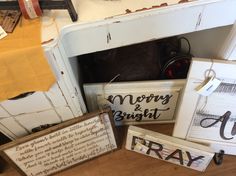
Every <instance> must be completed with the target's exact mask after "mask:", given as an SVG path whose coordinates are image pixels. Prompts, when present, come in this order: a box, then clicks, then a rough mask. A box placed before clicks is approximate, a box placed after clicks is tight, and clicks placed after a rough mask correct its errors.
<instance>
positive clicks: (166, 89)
mask: <svg viewBox="0 0 236 176" xmlns="http://www.w3.org/2000/svg"><path fill="white" fill-rule="evenodd" d="M184 83H185V80H168V81H138V82H117V83H110V84H107V83H96V84H84V85H83V87H84V93H85V98H86V102H87V106H88V109H89V111H90V112H92V111H95V110H98V109H99V108H101V107H103V106H104V105H105V106H106V105H109V106H110V107H111V108H112V110H113V116H114V120H115V124H116V125H127V124H145V123H170V122H174V120H175V118H174V113H175V108H176V105H177V102H178V96H179V94H180V93H181V89H182V88H183V86H184Z"/></svg>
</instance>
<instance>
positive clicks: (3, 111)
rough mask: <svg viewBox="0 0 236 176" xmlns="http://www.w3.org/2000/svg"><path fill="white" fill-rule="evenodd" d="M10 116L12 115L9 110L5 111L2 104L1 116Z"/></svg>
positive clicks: (0, 108)
mask: <svg viewBox="0 0 236 176" xmlns="http://www.w3.org/2000/svg"><path fill="white" fill-rule="evenodd" d="M8 116H10V114H9V113H7V111H5V110H4V108H2V107H1V106H0V118H3V117H8Z"/></svg>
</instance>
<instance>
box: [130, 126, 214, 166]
mask: <svg viewBox="0 0 236 176" xmlns="http://www.w3.org/2000/svg"><path fill="white" fill-rule="evenodd" d="M126 149H128V150H131V151H135V152H138V153H141V154H144V155H147V156H151V157H153V158H157V159H161V160H163V161H167V162H171V163H174V164H177V165H180V166H184V167H187V168H190V169H194V170H198V171H204V170H205V169H206V167H207V166H208V164H209V163H210V161H211V159H212V157H213V156H214V153H213V152H212V150H211V149H210V148H209V147H206V146H203V145H200V144H196V143H192V142H188V141H184V140H181V139H178V138H174V137H170V136H167V135H163V134H160V133H157V132H153V131H150V130H145V129H142V128H139V127H135V126H130V127H129V129H128V135H127V140H126Z"/></svg>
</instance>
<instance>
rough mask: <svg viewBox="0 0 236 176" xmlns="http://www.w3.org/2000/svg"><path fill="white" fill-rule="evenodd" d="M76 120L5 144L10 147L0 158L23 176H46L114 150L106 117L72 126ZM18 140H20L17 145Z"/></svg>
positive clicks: (109, 122) (88, 119)
mask: <svg viewBox="0 0 236 176" xmlns="http://www.w3.org/2000/svg"><path fill="white" fill-rule="evenodd" d="M78 119H79V118H78ZM76 120H77V119H76ZM76 120H75V119H73V120H72V122H73V124H70V125H68V126H66V127H63V128H61V129H58V130H55V131H54V132H51V133H48V134H46V135H42V136H40V137H37V138H35V139H32V140H29V141H27V142H23V143H21V142H20V144H17V145H14V143H15V142H13V144H7V145H13V147H7V148H6V149H3V153H2V154H3V156H5V157H6V156H7V157H8V158H9V159H10V160H11V161H13V162H14V163H15V165H16V166H17V168H18V170H19V171H20V172H21V173H23V174H24V175H28V176H46V175H50V174H53V173H56V172H58V171H61V170H64V169H66V168H68V167H71V166H73V165H75V164H78V163H81V162H83V161H86V160H89V159H91V158H94V157H97V156H99V155H102V154H105V153H107V152H110V151H112V150H114V149H116V148H117V144H116V140H115V136H114V133H113V128H112V122H111V120H110V117H109V115H108V113H102V114H97V115H95V116H93V117H91V118H87V119H84V120H83V121H81V122H77V123H74V121H76ZM77 121H78V120H77ZM69 122H70V121H69ZM66 123H68V122H66ZM55 128H57V127H56V126H55V127H52V129H55ZM47 130H51V128H50V129H47ZM42 132H43V133H45V132H44V131H42ZM35 135H37V133H35ZM27 138H29V136H28V137H26V138H25V139H27ZM22 140H24V138H23V139H20V140H19V141H22ZM16 143H17V141H16ZM3 147H4V146H3Z"/></svg>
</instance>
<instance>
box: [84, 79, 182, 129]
mask: <svg viewBox="0 0 236 176" xmlns="http://www.w3.org/2000/svg"><path fill="white" fill-rule="evenodd" d="M184 84H185V80H158V81H157V80H156V81H134V82H115V83H110V84H108V83H94V84H93V83H92V84H84V86H83V87H84V93H85V98H86V102H87V106H88V110H89V111H90V112H92V111H95V110H98V109H99V105H98V104H97V95H103V94H113V93H114V94H117V93H121V94H124V93H129V94H130V93H145V92H147V93H149V92H159V91H160V92H162V91H165V92H167V91H170V92H178V97H177V100H176V105H177V104H178V100H179V97H180V94H181V90H182V88H183V87H184ZM103 87H104V88H103ZM103 90H104V91H103ZM175 110H176V106H175V109H174V112H175ZM173 114H174V113H173ZM123 122H124V123H121V124H118V123H116V125H130V124H150V123H173V122H175V116H174V115H173V117H171V118H169V119H168V120H146V121H139V122H136V121H135V120H133V121H129V122H128V121H126V122H125V121H123Z"/></svg>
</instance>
